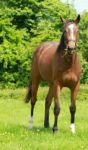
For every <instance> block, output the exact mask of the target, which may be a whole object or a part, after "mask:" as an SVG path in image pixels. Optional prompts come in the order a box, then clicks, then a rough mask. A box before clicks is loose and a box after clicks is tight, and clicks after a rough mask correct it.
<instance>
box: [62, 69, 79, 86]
mask: <svg viewBox="0 0 88 150" xmlns="http://www.w3.org/2000/svg"><path fill="white" fill-rule="evenodd" d="M61 80H62V82H63V84H70V83H71V84H73V83H76V82H77V80H78V77H77V76H76V74H75V73H74V72H66V73H63V75H62V78H61Z"/></svg>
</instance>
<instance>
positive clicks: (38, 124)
mask: <svg viewBox="0 0 88 150" xmlns="http://www.w3.org/2000/svg"><path fill="white" fill-rule="evenodd" d="M47 90H48V88H46V87H42V88H39V92H38V101H37V103H36V106H35V113H34V128H33V129H32V130H30V129H29V128H28V126H29V122H28V120H29V114H30V104H28V105H26V104H24V102H23V99H24V97H25V94H26V89H15V90H11V89H5V90H0V150H88V86H81V89H80V92H79V94H78V97H77V112H76V134H75V135H72V134H71V132H70V129H69V125H70V113H69V105H70V98H69V96H70V93H69V90H67V89H64V90H63V91H62V92H61V96H60V98H61V113H60V116H59V120H58V126H59V131H58V132H57V133H56V134H53V133H52V130H51V129H52V126H53V120H54V116H53V103H52V105H51V109H50V128H49V129H45V128H44V127H43V122H44V103H45V100H44V99H45V96H46V94H47Z"/></svg>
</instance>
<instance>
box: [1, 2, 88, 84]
mask: <svg viewBox="0 0 88 150" xmlns="http://www.w3.org/2000/svg"><path fill="white" fill-rule="evenodd" d="M69 9H70V10H71V11H70V14H69V10H68V6H67V5H66V4H63V3H62V2H61V1H58V0H48V1H45V0H36V1H35V0H8V1H7V0H4V1H1V0H0V83H1V85H2V86H26V85H27V84H28V78H29V80H30V78H31V61H32V55H33V52H34V50H35V48H36V47H37V46H38V45H39V44H40V43H41V42H44V41H51V40H52V41H53V40H54V41H59V39H60V36H61V31H62V24H61V22H60V16H63V17H65V18H75V17H76V11H75V9H74V8H73V7H72V6H70V8H69ZM63 10H64V11H63ZM86 16H88V13H84V14H83V16H82V21H81V24H80V40H79V43H78V49H79V52H80V53H81V54H82V55H83V57H82V58H83V59H84V61H83V59H82V62H83V67H84V64H85V63H86V64H87V61H88V57H87V55H86V53H87V47H88V31H87V30H88V26H87V25H88V19H87V18H88V17H87V18H86ZM82 31H83V32H82ZM85 37H86V38H85ZM85 43H86V44H85ZM87 77H88V71H87V65H86V66H85V69H84V72H83V76H82V83H85V82H86V78H87ZM84 78H85V79H84ZM87 80H88V79H87ZM87 82H88V81H87Z"/></svg>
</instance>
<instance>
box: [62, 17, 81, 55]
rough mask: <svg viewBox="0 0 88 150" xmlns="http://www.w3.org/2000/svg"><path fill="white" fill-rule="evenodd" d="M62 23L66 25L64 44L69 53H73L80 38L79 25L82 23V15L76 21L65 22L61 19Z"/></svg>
mask: <svg viewBox="0 0 88 150" xmlns="http://www.w3.org/2000/svg"><path fill="white" fill-rule="evenodd" d="M61 21H62V22H63V23H64V33H63V36H64V43H65V45H66V50H67V52H68V53H71V54H72V53H73V52H74V51H75V49H76V42H77V37H78V26H77V25H78V23H79V22H80V15H78V16H77V18H76V20H65V19H64V18H62V17H61Z"/></svg>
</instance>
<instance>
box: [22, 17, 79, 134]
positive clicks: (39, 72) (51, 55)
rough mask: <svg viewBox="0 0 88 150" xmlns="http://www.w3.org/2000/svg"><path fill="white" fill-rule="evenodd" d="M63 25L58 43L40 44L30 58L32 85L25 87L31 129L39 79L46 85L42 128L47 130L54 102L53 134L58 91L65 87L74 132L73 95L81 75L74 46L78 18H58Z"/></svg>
mask: <svg viewBox="0 0 88 150" xmlns="http://www.w3.org/2000/svg"><path fill="white" fill-rule="evenodd" d="M60 19H61V22H62V23H63V24H64V31H63V33H62V36H61V39H60V42H59V43H58V42H44V43H42V44H40V45H39V46H38V47H37V48H36V51H35V52H34V55H33V60H32V70H31V78H32V79H31V83H30V85H29V87H28V92H27V95H26V100H25V102H26V103H28V102H29V101H30V99H31V118H30V128H32V127H33V112H34V106H35V103H36V101H37V91H38V87H39V83H40V81H41V80H46V81H47V82H48V84H49V91H48V94H47V97H46V100H45V118H44V126H45V128H48V127H49V109H50V105H51V102H52V99H54V125H53V128H52V129H53V132H55V131H57V130H58V126H57V122H58V115H59V114H60V91H61V89H62V88H63V87H67V88H69V89H70V91H71V105H70V114H71V125H70V129H71V132H72V133H75V112H76V96H77V93H78V91H79V87H80V76H81V72H82V68H81V63H80V58H79V56H78V54H77V50H76V47H77V46H76V43H77V39H78V23H79V22H80V15H78V16H77V18H76V19H75V20H71V19H69V20H67V19H65V18H63V17H60Z"/></svg>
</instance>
